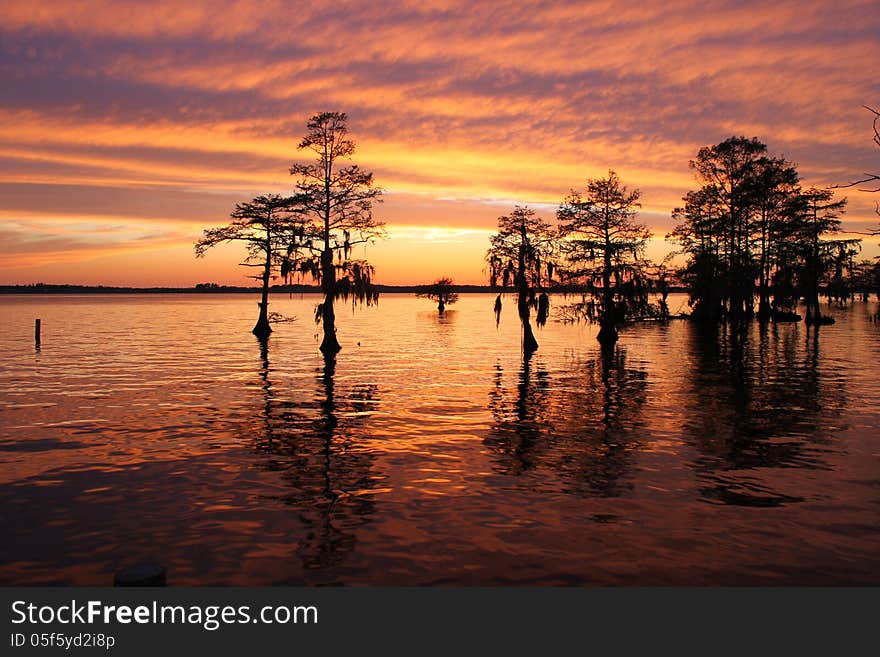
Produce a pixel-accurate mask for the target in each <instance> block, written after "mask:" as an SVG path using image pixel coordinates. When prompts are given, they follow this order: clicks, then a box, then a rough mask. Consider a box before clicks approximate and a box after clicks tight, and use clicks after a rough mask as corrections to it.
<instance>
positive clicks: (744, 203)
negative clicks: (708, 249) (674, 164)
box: [690, 137, 767, 320]
mask: <svg viewBox="0 0 880 657" xmlns="http://www.w3.org/2000/svg"><path fill="white" fill-rule="evenodd" d="M766 153H767V146H766V145H765V144H763V143H761V142H760V141H758V139H757V138H755V137H753V138H751V139H747V138H746V137H730V138H729V139H727V140H725V141H723V142H721V143H720V144H717V145H715V146H706V147H703V148H701V149H700V150H699V152H698V153H697V157H696V158H695V159H694V160H691V161H690V167H691V168H692V169H694V171H695V172H696V174H697V179H698V180H699V181H701V182H702V183H703V185H704V187H703V190H704V191H705V193H706V194H709V195H711V196H712V197H713V198H712V200H713V202H714V205H715V207H716V208H717V210H718V211H719V212H720V216H719V219H720V220H721V226H722V227H723V241H722V245H721V246H722V253H723V255H724V264H725V274H726V278H727V281H726V285H725V289H724V299H726V301H727V309H726V311H727V315H728V317H730V318H731V319H734V320H735V319H738V318H740V317H742V316H743V315H745V314H749V313H751V311H752V303H753V299H754V286H755V283H754V281H755V276H754V271H753V268H754V265H753V262H752V253H751V242H750V236H751V230H750V229H751V225H750V222H751V218H752V213H753V210H754V197H755V188H756V176H757V175H758V171H759V169H760V168H761V165H762V164H763V163H764V162H766Z"/></svg>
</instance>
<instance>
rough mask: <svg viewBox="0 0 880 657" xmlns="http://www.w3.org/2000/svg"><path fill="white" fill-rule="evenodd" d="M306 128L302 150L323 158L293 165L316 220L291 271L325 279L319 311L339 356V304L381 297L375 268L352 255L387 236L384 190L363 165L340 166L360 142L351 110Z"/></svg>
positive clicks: (300, 199)
mask: <svg viewBox="0 0 880 657" xmlns="http://www.w3.org/2000/svg"><path fill="white" fill-rule="evenodd" d="M306 127H307V130H308V132H307V133H306V136H305V137H303V139H302V141H301V142H300V144H299V149H300V150H304V149H307V150H310V151H312V152H313V153H314V154H315V155H316V156H317V159H316V160H315V161H314V162H312V163H308V164H302V163H295V164H293V166H291V167H290V173H291V175H293V176H296V177H297V182H296V194H295V196H294V200H295V202H296V204H297V207H298V209H299V211H300V212H301V213H302V214H303V215H304V216H306V217H308V218H309V219H310V220H311V221H312V223H311V225H310V226H309V227H307V228H306V230H305V235H304V240H303V241H301V242H299V243H295V244H293V245H292V247H291V249H290V255H291V261H292V262H294V263H296V266H295V267H294V268H292V269H291V270H290V272H291V273H293V272H299V273H301V274H309V275H311V276H312V277H313V279H314V280H317V281H320V283H321V292H322V293H323V295H324V300H323V302H322V303H321V304H319V305H318V307H317V309H316V311H315V320H316V321H317V322H319V323H322V324H323V328H324V338H323V341H322V342H321V351H322V352H324V353H325V354H334V353H336V352H338V351H339V350H340V349H341V348H342V347H341V346H340V345H339V341H338V340H337V339H336V315H335V312H334V308H333V304H334V302H335V301H336V300H337V299H340V298H342V299H344V300H348V299H349V298H351V299H352V302H353V303H366V304H367V305H370V304H373V303H375V302H376V301H377V299H378V292H377V290H376V288H375V286H374V285H373V283H372V278H373V274H374V271H373V267H372V266H371V265H370V264H369V263H368V262H366V261H365V260H356V259H353V258H352V257H351V255H352V250H353V247H355V246H356V245H358V244H366V243H371V242H373V241H374V240H376V239H377V238H381V237H384V235H385V233H384V224H383V223H382V222H380V221H378V220H376V219H375V218H374V217H373V212H372V208H373V202H374V201H380V200H381V198H380V197H381V194H382V190H381V189H379V188H377V187H374V186H373V174H372V173H369V172H367V171H363V170H361V169H360V167H358V166H357V165H349V166H340V160H346V159H349V158H351V156H352V155H353V154H354V152H355V144H354V142H353V141H351V140H350V139H348V138H347V134H348V126H347V117H346V115H345V113H343V112H324V113H321V114H316V115H314V116H313V117H312V118H311V119H309V121H308V123H307V124H306Z"/></svg>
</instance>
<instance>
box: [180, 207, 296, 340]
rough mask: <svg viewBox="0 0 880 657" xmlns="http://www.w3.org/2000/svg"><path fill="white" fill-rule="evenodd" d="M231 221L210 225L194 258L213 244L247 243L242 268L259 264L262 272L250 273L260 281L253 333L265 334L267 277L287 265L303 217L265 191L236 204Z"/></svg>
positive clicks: (266, 329)
mask: <svg viewBox="0 0 880 657" xmlns="http://www.w3.org/2000/svg"><path fill="white" fill-rule="evenodd" d="M230 217H231V218H232V222H231V223H230V224H228V225H226V226H221V227H218V228H210V229H208V230H206V231H205V232H204V235H203V236H202V238H201V239H200V240H198V241H197V242H196V244H195V251H196V257H197V258H202V257H204V256H205V253H206V252H207V251H208V249H210V248H211V247H213V246H216V245H218V244H221V243H223V242H233V241H240V242H245V243H246V244H247V256H246V257H245V260H244V262H243V263H241V264H242V265H243V266H245V267H259V268H261V269H262V272H260V273H259V274H257V275H255V276H252V277H251V278H255V279H257V280H259V281H261V283H262V293H261V298H260V303H259V306H260V315H259V318H258V319H257V323H256V325H255V326H254V329H253V333H254V335H256V336H258V337H265V336H267V335H269V334H270V333H271V332H272V327H271V326H270V324H269V319H270V315H269V279H270V278H272V273H273V272H274V271H276V270H286V269H287V268H288V267H289V259H288V249H289V247H290V246H291V245H292V244H297V243H298V242H297V241H296V240H298V239H299V238H301V237H302V235H303V232H304V231H303V220H302V218H301V217H300V216H299V215H298V214H296V213H295V212H293V201H292V199H291V198H290V197H285V196H279V195H278V194H268V195H264V196H258V197H256V198H255V199H253V200H252V201H250V202H247V203H238V204H236V206H235V209H234V210H233V211H232V213H231V214H230Z"/></svg>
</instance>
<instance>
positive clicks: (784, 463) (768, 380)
mask: <svg viewBox="0 0 880 657" xmlns="http://www.w3.org/2000/svg"><path fill="white" fill-rule="evenodd" d="M803 333H804V330H803V327H799V326H796V325H782V326H780V325H777V324H774V325H771V326H769V327H768V326H763V327H756V326H747V327H744V328H736V327H733V326H730V325H722V326H720V327H712V328H708V327H700V326H698V325H694V326H693V327H692V328H691V343H692V345H691V348H692V352H693V360H692V364H693V365H692V375H691V376H690V377H688V381H689V390H688V394H687V396H686V400H687V401H686V409H685V410H686V412H685V418H686V421H685V424H684V427H683V430H684V436H685V441H686V442H688V443H689V444H691V445H692V446H693V447H694V448H695V449H696V451H697V453H698V455H699V456H698V457H697V459H696V460H695V462H694V463H693V464H692V467H693V468H694V470H695V471H696V473H697V476H698V479H699V481H700V487H701V494H702V495H703V496H704V498H705V499H706V500H707V501H713V502H717V503H722V504H733V505H740V506H780V505H783V504H788V503H792V502H799V501H801V500H802V499H803V497H802V496H801V495H799V494H796V493H785V492H783V490H781V489H780V487H779V486H778V485H777V484H776V483H775V482H774V481H771V480H770V479H769V478H768V477H767V476H766V475H765V473H766V472H770V471H773V470H777V469H784V468H802V469H826V468H827V467H828V466H827V465H826V463H825V461H824V458H823V453H824V452H825V451H826V450H827V449H828V447H827V444H828V441H827V438H826V435H828V432H826V431H825V429H824V428H823V427H827V426H828V424H829V423H833V422H834V421H835V419H836V418H838V417H839V416H840V412H841V410H842V408H843V406H844V403H845V398H844V390H843V382H842V380H835V379H834V378H833V377H831V379H830V380H828V381H822V377H821V375H820V370H819V348H820V346H819V341H818V340H817V339H816V338H817V335H816V334H817V331H816V330H815V329H812V330H807V331H806V334H807V336H806V340H807V343H806V349H804V346H803V344H802V342H801V336H802V335H803Z"/></svg>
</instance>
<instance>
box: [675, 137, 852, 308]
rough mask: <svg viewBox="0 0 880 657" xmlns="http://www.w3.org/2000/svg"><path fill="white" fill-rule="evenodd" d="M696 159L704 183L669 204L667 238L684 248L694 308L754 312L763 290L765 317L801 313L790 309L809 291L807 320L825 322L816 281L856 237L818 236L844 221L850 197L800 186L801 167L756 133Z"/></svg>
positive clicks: (702, 152)
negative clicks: (676, 204)
mask: <svg viewBox="0 0 880 657" xmlns="http://www.w3.org/2000/svg"><path fill="white" fill-rule="evenodd" d="M690 164H691V167H692V168H693V169H695V170H696V171H697V174H698V175H697V177H698V180H700V181H701V182H702V183H703V185H702V187H700V189H698V190H695V191H691V192H688V194H687V195H686V196H685V197H684V201H685V203H684V206H683V207H680V208H676V209H675V210H674V211H673V214H672V216H673V219H674V220H675V221H676V222H677V225H676V227H675V228H674V230H673V231H672V232H671V233H670V234H669V235H667V239H672V240H674V241H676V242H678V243H679V244H680V245H681V247H682V251H683V252H684V253H686V254H687V255H688V261H687V264H686V265H685V267H684V268H683V270H682V271H681V273H680V278H681V280H682V281H684V282H685V283H686V284H687V285H688V287H689V292H690V301H691V305H692V307H693V308H694V317H695V318H696V319H699V320H708V321H717V320H719V319H721V318H727V319H730V320H734V321H736V320H738V319H741V318H743V317H746V316H750V315H751V314H752V312H753V303H754V298H755V296H756V294H757V297H758V318H759V319H761V320H764V321H766V320H768V319H771V318H772V319H774V320H776V321H783V320H784V321H790V320H797V319H800V317H799V316H798V315H797V314H796V313H794V308H795V307H796V306H797V303H798V300H799V298H800V297H802V296H803V297H804V298H805V299H806V302H807V321H808V322H810V323H817V322H819V321H822V320H821V317H820V315H819V310H818V308H819V305H818V304H819V301H818V298H819V288H820V285H821V284H822V283H823V282H824V280H825V277H826V275H827V273H828V271H829V267H830V266H831V264H830V263H831V260H833V257H837V258H838V259H840V258H843V257H844V254H845V253H849V251H848V249H851V248H853V247H854V244H855V241H849V242H847V241H846V240H836V241H834V242H830V241H826V240H822V239H821V236H822V235H824V234H826V233H829V232H835V231H837V230H838V229H839V225H840V222H839V221H838V220H837V216H838V215H839V213H840V212H842V210H843V207H844V204H845V202H846V201H845V199H844V200H842V201H833V200H832V193H831V192H830V191H828V190H826V191H820V190H816V189H810V190H808V191H806V192H804V191H803V190H802V189H801V187H800V185H799V176H798V172H797V169H796V168H795V166H794V165H792V164H791V163H790V162H788V161H786V160H785V159H783V158H778V157H771V156H769V155H768V154H767V147H766V146H765V145H764V144H763V143H761V142H760V141H758V140H757V139H756V138H752V139H746V138H745V137H731V138H729V139H727V140H726V141H724V142H722V143H720V144H717V145H715V146H711V147H705V148H701V149H700V151H699V153H698V154H697V158H696V159H695V160H693V161H691V163H690ZM841 249H842V251H841ZM844 252H845V253H844ZM839 280H842V279H841V278H840V277H838V281H839ZM756 282H757V287H756ZM771 297H772V299H771Z"/></svg>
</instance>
